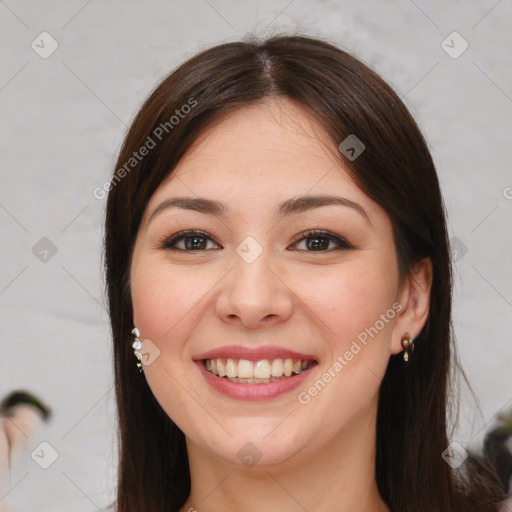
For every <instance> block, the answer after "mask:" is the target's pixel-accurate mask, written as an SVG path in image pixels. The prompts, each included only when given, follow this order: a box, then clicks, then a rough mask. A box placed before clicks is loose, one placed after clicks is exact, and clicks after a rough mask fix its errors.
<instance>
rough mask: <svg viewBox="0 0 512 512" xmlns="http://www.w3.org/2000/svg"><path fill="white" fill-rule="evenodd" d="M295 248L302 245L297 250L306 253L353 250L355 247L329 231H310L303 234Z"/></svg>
mask: <svg viewBox="0 0 512 512" xmlns="http://www.w3.org/2000/svg"><path fill="white" fill-rule="evenodd" d="M299 237H300V238H299V239H298V240H297V242H296V243H295V247H298V246H300V245H301V244H302V248H301V247H299V248H298V249H297V250H301V251H306V252H331V251H332V250H338V249H351V248H353V246H352V245H351V244H350V243H348V242H347V241H346V240H345V239H344V238H341V237H340V236H337V235H335V234H333V233H329V232H328V231H308V232H306V233H301V234H300V235H299Z"/></svg>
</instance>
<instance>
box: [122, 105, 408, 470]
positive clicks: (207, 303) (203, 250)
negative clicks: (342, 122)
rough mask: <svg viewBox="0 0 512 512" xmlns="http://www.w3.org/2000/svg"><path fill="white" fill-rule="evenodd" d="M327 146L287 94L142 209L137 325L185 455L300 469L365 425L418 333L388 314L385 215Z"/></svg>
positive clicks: (253, 113) (393, 298)
mask: <svg viewBox="0 0 512 512" xmlns="http://www.w3.org/2000/svg"><path fill="white" fill-rule="evenodd" d="M320 138H322V139H320ZM322 140H323V141H326V140H328V138H327V135H326V134H325V133H323V131H322V130H321V128H320V126H319V125H318V124H317V123H316V122H315V120H314V119H313V118H312V117H311V115H310V114H308V113H307V112H306V111H305V110H303V109H302V108H300V107H298V106H296V105H294V104H293V103H291V102H289V101H287V100H279V101H277V100H273V101H269V102H265V103H262V104H259V105H255V106H251V107H246V108H243V109H240V110H238V111H237V112H235V113H234V114H231V115H230V116H229V117H227V118H226V119H224V120H223V121H221V122H220V123H218V124H217V125H215V126H213V127H212V128H210V129H209V130H208V131H207V132H206V133H205V134H204V136H202V137H201V138H200V140H198V141H196V144H195V145H194V147H193V148H192V149H191V150H190V151H188V152H187V154H186V155H185V156H184V158H183V159H182V160H181V161H180V163H179V165H178V166H177V167H176V169H175V170H174V171H173V172H172V174H171V175H170V176H169V177H168V178H167V179H166V180H165V181H164V182H163V183H162V184H161V185H160V186H159V187H158V189H157V190H156V191H155V193H154V194H153V196H152V197H151V199H150V201H149V204H148V206H147V209H146V211H145V214H144V217H143V220H142V223H141V225H140V229H139V232H138V236H137V239H136V244H135V247H134V253H133V258H132V266H131V271H130V279H131V294H132V300H133V315H134V316H133V318H134V325H136V326H137V327H138V328H139V330H140V333H141V339H142V340H150V342H148V341H145V342H144V343H145V344H146V349H148V350H149V352H150V353H153V354H158V350H159V351H160V352H159V354H158V357H155V358H154V360H153V361H152V362H151V364H149V365H147V366H145V367H144V372H145V376H146V379H147V382H148V384H149V386H150V388H151V390H152V392H153V393H154V395H155V397H156V399H157V400H158V402H159V403H160V405H161V406H162V408H163V409H164V410H165V411H166V413H167V414H168V415H169V416H170V417H171V418H172V420H173V421H174V422H175V423H176V424H177V425H178V426H179V428H180V429H181V430H182V431H183V432H184V433H185V434H186V436H187V442H188V446H189V450H190V447H191V446H193V447H195V449H196V450H198V451H201V452H202V453H205V454H208V455H209V456H212V457H215V458H221V459H223V460H225V461H230V462H233V463H236V464H241V462H240V456H241V455H242V454H243V453H244V452H243V451H242V452H241V453H240V452H239V451H240V449H242V447H244V445H246V443H248V442H251V443H252V444H253V445H254V446H255V447H256V448H257V451H258V457H259V455H260V454H261V460H260V461H259V464H279V463H283V464H284V463H285V461H287V460H293V461H294V462H297V461H301V460H303V461H304V462H305V461H308V460H311V456H312V455H314V454H318V453H321V452H322V450H325V449H326V448H327V447H328V446H329V445H332V443H334V442H337V441H339V440H340V439H348V438H349V437H350V436H351V435H352V434H353V435H354V436H355V435H356V433H358V432H361V428H363V427H362V426H363V425H367V426H368V425H373V426H374V423H375V414H376V406H377V397H378V390H379V385H380V381H381V379H382V377H383V375H384V373H385V370H386V366H387V363H388V360H389V356H390V354H391V353H396V352H399V351H400V337H401V336H402V334H403V333H404V331H411V329H414V327H415V325H413V324H412V323H411V322H409V321H408V319H407V315H406V314H404V313H403V312H401V313H399V310H400V309H401V308H402V306H401V305H399V306H398V307H397V301H398V302H400V301H402V299H403V296H402V290H401V289H400V287H399V274H398V265H397V257H396V251H395V246H394V240H393V232H392V226H391V221H390V219H389V216H388V215H387V214H386V212H385V211H384V210H383V209H382V208H381V207H380V206H379V205H378V204H376V203H375V202H374V201H372V200H371V199H370V198H369V197H368V196H366V195H365V194H364V193H363V192H362V191H361V190H360V189H359V188H358V186H357V185H356V184H355V183H354V182H353V181H352V179H351V178H350V177H349V175H348V174H347V172H346V171H345V170H344V169H343V167H342V165H341V163H340V160H339V159H337V158H336V157H335V155H334V154H333V152H332V151H329V150H328V149H327V148H326V146H325V143H323V142H322ZM305 196H311V197H310V199H305ZM327 196H329V197H327ZM403 309H404V311H405V310H406V309H407V308H406V307H404V308H403ZM363 340H364V341H363ZM156 347H157V348H156ZM240 360H241V361H240ZM287 360H288V361H287ZM134 364H135V361H134ZM302 370H304V371H302ZM213 372H216V373H217V375H214V373H213ZM297 372H299V374H297ZM225 373H227V376H222V375H223V374H225ZM219 374H220V375H219ZM288 375H289V376H288ZM235 376H236V377H235ZM279 376H280V377H279ZM228 377H231V380H230V379H229V378H228ZM239 377H247V378H249V377H252V378H253V379H255V378H258V377H259V378H261V379H263V380H256V381H254V380H249V381H247V380H242V382H237V380H238V378H239ZM267 382H268V383H267ZM315 383H316V384H315ZM322 383H323V384H322ZM315 390H316V391H315ZM369 431H371V427H370V430H369ZM367 441H368V440H367ZM245 450H249V451H250V450H255V449H254V448H247V447H246V448H245ZM249 455H251V453H249ZM252 455H255V454H252Z"/></svg>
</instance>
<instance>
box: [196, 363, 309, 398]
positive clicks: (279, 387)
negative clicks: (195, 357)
mask: <svg viewBox="0 0 512 512" xmlns="http://www.w3.org/2000/svg"><path fill="white" fill-rule="evenodd" d="M194 362H195V363H196V365H197V366H198V368H199V371H200V372H201V374H202V375H203V377H204V378H205V379H206V382H208V384H210V386H211V387H212V388H213V389H215V391H217V392H219V393H221V394H222V395H225V396H227V397H229V398H233V399H235V400H247V401H258V400H259V401H261V400H272V399H273V398H276V397H278V396H281V395H284V394H285V393H288V392H290V391H292V390H294V389H295V388H297V387H299V386H300V385H301V384H302V383H303V382H304V380H305V379H307V378H308V376H309V375H310V374H311V372H312V371H313V370H314V367H315V366H316V364H315V365H314V366H312V367H310V368H309V369H307V370H304V371H303V372H302V373H299V374H298V375H295V376H294V377H288V378H286V379H281V380H276V381H274V382H269V383H268V384H243V383H241V382H231V381H230V380H228V379H225V378H223V377H217V375H214V374H213V373H212V372H209V371H208V370H207V369H206V367H205V365H204V362H203V361H194Z"/></svg>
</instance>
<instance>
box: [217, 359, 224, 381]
mask: <svg viewBox="0 0 512 512" xmlns="http://www.w3.org/2000/svg"><path fill="white" fill-rule="evenodd" d="M217 373H218V374H219V377H225V376H226V369H225V367H224V363H223V362H222V359H217Z"/></svg>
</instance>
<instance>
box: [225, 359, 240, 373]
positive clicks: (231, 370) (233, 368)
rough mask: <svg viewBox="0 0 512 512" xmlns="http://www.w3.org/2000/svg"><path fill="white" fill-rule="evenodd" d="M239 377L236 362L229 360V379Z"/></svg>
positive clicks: (227, 370)
mask: <svg viewBox="0 0 512 512" xmlns="http://www.w3.org/2000/svg"><path fill="white" fill-rule="evenodd" d="M237 375H238V373H237V368H236V364H235V361H234V360H233V359H228V361H227V363H226V376H227V377H236V376H237Z"/></svg>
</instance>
